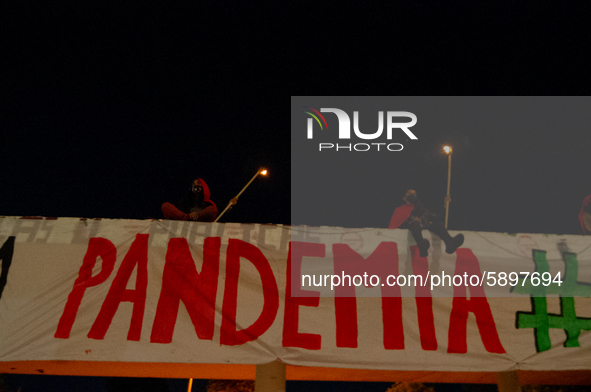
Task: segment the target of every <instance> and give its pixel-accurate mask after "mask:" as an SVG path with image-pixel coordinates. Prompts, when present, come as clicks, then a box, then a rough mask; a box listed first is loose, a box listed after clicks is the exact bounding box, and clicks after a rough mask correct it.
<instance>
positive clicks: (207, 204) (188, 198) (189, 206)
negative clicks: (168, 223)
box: [162, 178, 218, 222]
mask: <svg viewBox="0 0 591 392" xmlns="http://www.w3.org/2000/svg"><path fill="white" fill-rule="evenodd" d="M210 196H211V193H210V191H209V187H208V186H207V184H206V183H205V181H203V179H201V178H197V179H196V180H194V181H193V182H192V183H191V189H190V190H189V192H187V194H186V195H185V197H183V198H182V199H181V201H180V202H179V203H178V207H176V206H175V205H174V204H172V203H168V202H166V203H164V204H162V213H164V218H166V219H174V220H194V221H199V222H213V221H214V220H215V218H216V217H217V215H218V209H217V207H216V205H215V203H214V202H213V201H211V200H210V199H209V197H210Z"/></svg>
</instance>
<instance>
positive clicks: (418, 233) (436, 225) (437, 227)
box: [407, 219, 451, 244]
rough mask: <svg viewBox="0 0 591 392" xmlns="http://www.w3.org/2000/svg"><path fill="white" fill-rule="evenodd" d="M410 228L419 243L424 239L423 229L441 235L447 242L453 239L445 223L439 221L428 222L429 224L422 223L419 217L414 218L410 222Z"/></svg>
mask: <svg viewBox="0 0 591 392" xmlns="http://www.w3.org/2000/svg"><path fill="white" fill-rule="evenodd" d="M407 226H408V228H409V230H410V232H411V233H412V236H413V238H414V239H415V242H416V243H417V244H420V243H421V242H422V241H423V233H422V231H423V229H427V230H429V231H431V232H433V233H435V234H437V235H438V236H439V238H441V239H442V240H443V242H445V243H446V244H447V243H448V241H449V240H451V236H450V235H449V233H448V232H447V229H446V228H445V226H444V225H443V223H441V222H439V221H434V222H428V223H427V224H424V223H421V221H420V220H419V219H414V220H412V221H411V222H410V223H408V225H407Z"/></svg>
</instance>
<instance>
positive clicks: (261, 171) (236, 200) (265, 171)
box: [214, 167, 267, 222]
mask: <svg viewBox="0 0 591 392" xmlns="http://www.w3.org/2000/svg"><path fill="white" fill-rule="evenodd" d="M259 174H262V175H263V176H266V175H267V169H264V168H262V167H261V168H259V170H258V171H257V172H256V174H255V175H254V176H252V178H251V179H250V181H248V183H247V184H246V185H245V186H244V188H242V190H241V191H240V193H238V194H237V195H236V196H235V197H234V198H233V199H232V200H230V202H229V203H228V205H227V206H226V208H225V209H224V210H223V211H222V213H221V214H219V215H218V217H217V218H216V220H214V222H217V221H218V220H219V219H220V218H221V217H222V215H224V213H225V212H226V211H228V209H230V207H232V206H233V205H234V204H236V203H238V198H239V197H240V195H241V194H242V192H244V191H245V190H246V188H248V186H249V185H250V183H251V182H253V181H254V179H255V178H257V177H258V176H259Z"/></svg>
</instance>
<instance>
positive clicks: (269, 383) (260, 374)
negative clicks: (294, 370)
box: [254, 360, 285, 392]
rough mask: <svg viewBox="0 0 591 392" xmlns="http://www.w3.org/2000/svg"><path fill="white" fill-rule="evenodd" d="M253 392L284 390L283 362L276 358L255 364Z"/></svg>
mask: <svg viewBox="0 0 591 392" xmlns="http://www.w3.org/2000/svg"><path fill="white" fill-rule="evenodd" d="M256 369H257V370H256V378H255V381H254V392H285V364H284V363H283V362H281V361H280V360H276V361H273V362H270V363H266V364H264V365H257V368H256Z"/></svg>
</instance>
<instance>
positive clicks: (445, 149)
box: [443, 146, 452, 229]
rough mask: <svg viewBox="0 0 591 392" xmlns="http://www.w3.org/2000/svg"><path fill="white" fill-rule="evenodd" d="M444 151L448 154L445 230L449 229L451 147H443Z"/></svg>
mask: <svg viewBox="0 0 591 392" xmlns="http://www.w3.org/2000/svg"><path fill="white" fill-rule="evenodd" d="M443 151H445V153H446V154H447V194H446V195H445V228H446V229H447V217H448V216H449V202H450V196H449V184H450V180H451V153H452V149H451V146H445V147H443Z"/></svg>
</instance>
